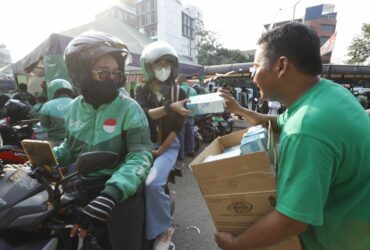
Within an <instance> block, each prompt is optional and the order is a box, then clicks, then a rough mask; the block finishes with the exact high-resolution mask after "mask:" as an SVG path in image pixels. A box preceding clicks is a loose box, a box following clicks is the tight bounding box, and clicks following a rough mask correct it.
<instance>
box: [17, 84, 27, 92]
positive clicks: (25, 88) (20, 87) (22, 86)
mask: <svg viewBox="0 0 370 250" xmlns="http://www.w3.org/2000/svg"><path fill="white" fill-rule="evenodd" d="M18 88H19V89H20V90H21V91H27V84H25V83H20V84H18Z"/></svg>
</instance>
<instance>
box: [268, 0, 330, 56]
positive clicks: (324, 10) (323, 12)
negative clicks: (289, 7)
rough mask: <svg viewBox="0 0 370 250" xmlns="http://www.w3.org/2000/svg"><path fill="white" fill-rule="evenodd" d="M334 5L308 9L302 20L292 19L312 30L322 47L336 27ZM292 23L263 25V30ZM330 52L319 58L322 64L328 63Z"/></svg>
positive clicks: (286, 21) (321, 5) (281, 22)
mask: <svg viewBox="0 0 370 250" xmlns="http://www.w3.org/2000/svg"><path fill="white" fill-rule="evenodd" d="M334 9H335V5H333V4H320V5H317V6H312V7H308V8H306V10H305V15H304V17H303V18H298V19H294V21H295V22H302V23H304V24H306V25H307V26H309V27H310V28H312V29H314V30H315V31H316V32H317V34H318V35H319V37H320V46H323V45H324V44H325V43H326V41H328V40H329V38H330V37H331V36H332V35H333V34H334V33H335V30H336V25H337V13H336V12H335V11H334ZM289 22H292V21H291V20H285V21H280V22H277V23H273V24H265V25H264V27H265V29H269V28H270V27H274V28H275V27H279V26H281V25H284V24H286V23H289ZM330 58H331V52H330V53H327V54H325V55H323V56H322V57H321V59H322V62H323V63H329V62H330Z"/></svg>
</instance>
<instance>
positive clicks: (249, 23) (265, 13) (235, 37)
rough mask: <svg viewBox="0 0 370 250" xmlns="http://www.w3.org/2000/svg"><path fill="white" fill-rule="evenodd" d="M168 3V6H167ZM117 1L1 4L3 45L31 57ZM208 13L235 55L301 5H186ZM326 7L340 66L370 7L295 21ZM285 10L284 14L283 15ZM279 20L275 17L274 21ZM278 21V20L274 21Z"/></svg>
mask: <svg viewBox="0 0 370 250" xmlns="http://www.w3.org/2000/svg"><path fill="white" fill-rule="evenodd" d="M166 1H169V0H166ZM115 2H116V0H103V1H102V0H100V1H98V0H1V12H2V13H1V15H0V25H1V33H0V43H5V44H6V46H7V48H8V49H9V50H10V51H11V55H12V59H13V61H14V62H15V61H17V60H19V59H21V58H22V57H24V56H25V55H27V54H28V53H29V52H31V51H32V50H33V49H34V48H35V47H36V46H38V45H39V44H40V43H41V42H42V41H44V40H45V39H46V38H47V37H48V36H49V35H50V34H51V33H53V32H60V31H63V30H66V29H69V28H73V27H75V26H78V25H82V24H84V23H86V22H89V21H92V20H93V18H94V15H95V14H96V13H98V12H100V11H102V10H104V9H106V8H107V7H109V6H111V5H113V3H115ZM182 2H183V3H184V4H194V5H196V6H198V7H199V8H201V9H202V10H203V15H204V22H205V27H206V29H208V30H213V31H216V32H217V33H218V37H219V41H220V42H222V43H223V45H224V46H225V47H227V48H230V49H241V50H246V49H253V48H254V46H255V43H256V41H257V39H258V38H259V37H260V35H261V33H262V31H263V30H264V29H263V24H266V23H270V22H273V21H275V22H278V21H281V20H286V19H291V18H292V16H293V6H294V4H295V3H297V2H298V0H279V1H272V0H270V1H268V0H258V1H246V0H227V1H224V0H219V1H214V0H182ZM321 3H331V4H335V5H336V9H335V10H336V11H337V13H338V15H337V21H338V22H337V41H336V44H335V50H334V52H333V60H334V62H336V63H340V62H341V59H342V58H343V56H344V55H345V54H346V50H347V47H348V45H349V44H350V42H351V41H352V39H353V37H354V35H355V34H357V35H358V34H360V32H361V25H362V23H364V22H367V23H370V15H369V11H368V10H369V9H370V2H367V1H364V0H350V1H346V0H341V1H340V0H330V1H329V2H323V1H317V0H301V1H299V3H298V4H297V5H296V12H295V13H296V14H295V17H296V18H298V17H302V16H303V14H304V10H305V8H306V7H310V6H314V5H318V4H321ZM279 8H281V9H282V10H280V11H278V9H279ZM275 16H276V17H275ZM274 17H275V18H274Z"/></svg>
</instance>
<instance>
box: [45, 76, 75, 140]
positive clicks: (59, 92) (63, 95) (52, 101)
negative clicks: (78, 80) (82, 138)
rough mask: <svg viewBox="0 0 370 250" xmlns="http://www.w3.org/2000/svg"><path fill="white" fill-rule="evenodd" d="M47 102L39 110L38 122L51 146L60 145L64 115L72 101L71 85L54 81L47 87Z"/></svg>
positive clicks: (63, 81) (65, 81) (66, 82)
mask: <svg viewBox="0 0 370 250" xmlns="http://www.w3.org/2000/svg"><path fill="white" fill-rule="evenodd" d="M48 95H49V101H48V102H46V103H45V104H44V105H43V106H42V108H41V110H40V114H39V116H40V122H41V127H42V128H43V131H44V132H46V133H47V136H48V141H49V142H50V143H51V145H52V146H58V145H59V144H60V143H62V141H63V139H64V135H65V131H66V130H65V126H64V115H65V113H66V111H67V106H68V104H69V103H70V102H71V101H72V100H73V99H72V97H73V92H72V85H71V84H70V83H69V82H68V81H67V80H64V79H55V80H53V81H51V82H50V84H49V86H48Z"/></svg>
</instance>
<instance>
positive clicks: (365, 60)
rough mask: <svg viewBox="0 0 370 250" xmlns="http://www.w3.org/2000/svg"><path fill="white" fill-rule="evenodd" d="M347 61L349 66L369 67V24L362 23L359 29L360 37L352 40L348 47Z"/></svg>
mask: <svg viewBox="0 0 370 250" xmlns="http://www.w3.org/2000/svg"><path fill="white" fill-rule="evenodd" d="M348 56H350V59H349V60H348V61H347V63H349V64H368V65H370V23H368V24H366V23H364V24H363V25H362V28H361V35H360V36H358V37H355V38H354V39H353V40H352V43H351V45H350V46H349V47H348Z"/></svg>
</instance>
